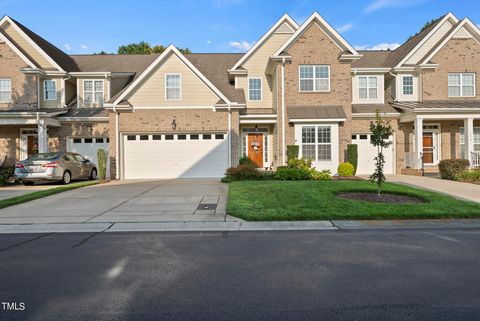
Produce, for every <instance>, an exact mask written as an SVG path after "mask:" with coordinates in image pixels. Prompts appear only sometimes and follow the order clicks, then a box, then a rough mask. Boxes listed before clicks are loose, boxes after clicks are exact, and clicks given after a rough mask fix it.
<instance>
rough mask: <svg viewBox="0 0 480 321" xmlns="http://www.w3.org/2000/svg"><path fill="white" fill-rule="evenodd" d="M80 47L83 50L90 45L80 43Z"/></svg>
mask: <svg viewBox="0 0 480 321" xmlns="http://www.w3.org/2000/svg"><path fill="white" fill-rule="evenodd" d="M80 48H82V49H83V50H85V49H88V46H87V45H80Z"/></svg>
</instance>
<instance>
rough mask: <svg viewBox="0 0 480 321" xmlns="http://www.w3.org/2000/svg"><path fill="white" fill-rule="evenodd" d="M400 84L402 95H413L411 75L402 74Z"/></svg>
mask: <svg viewBox="0 0 480 321" xmlns="http://www.w3.org/2000/svg"><path fill="white" fill-rule="evenodd" d="M402 86H403V94H404V95H413V76H403V77H402Z"/></svg>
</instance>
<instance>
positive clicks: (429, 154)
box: [423, 133, 434, 164]
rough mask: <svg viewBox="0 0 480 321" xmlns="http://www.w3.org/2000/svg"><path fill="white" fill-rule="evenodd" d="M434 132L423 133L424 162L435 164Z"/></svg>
mask: <svg viewBox="0 0 480 321" xmlns="http://www.w3.org/2000/svg"><path fill="white" fill-rule="evenodd" d="M433 154H434V146H433V133H423V163H424V164H433V163H434V160H433V158H434V157H433Z"/></svg>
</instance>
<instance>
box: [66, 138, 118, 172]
mask: <svg viewBox="0 0 480 321" xmlns="http://www.w3.org/2000/svg"><path fill="white" fill-rule="evenodd" d="M108 143H109V141H108V138H107V137H82V138H80V137H78V138H76V137H70V138H69V139H68V140H67V151H68V152H72V153H78V154H80V155H83V156H85V157H86V158H88V159H89V160H91V161H92V162H94V163H95V164H97V166H98V159H97V151H98V150H99V149H100V148H102V149H104V150H105V152H106V153H107V177H109V176H110V162H109V161H108Z"/></svg>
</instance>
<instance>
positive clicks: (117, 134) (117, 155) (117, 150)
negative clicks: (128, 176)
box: [113, 105, 121, 180]
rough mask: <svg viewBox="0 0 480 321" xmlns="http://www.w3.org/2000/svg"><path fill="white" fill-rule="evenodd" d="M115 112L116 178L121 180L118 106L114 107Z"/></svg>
mask: <svg viewBox="0 0 480 321" xmlns="http://www.w3.org/2000/svg"><path fill="white" fill-rule="evenodd" d="M113 112H114V113H115V178H116V179H118V180H119V179H121V177H120V168H119V164H120V162H119V161H118V158H119V157H120V133H119V131H118V129H119V126H118V123H119V121H118V118H119V115H118V111H117V106H115V105H114V106H113Z"/></svg>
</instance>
